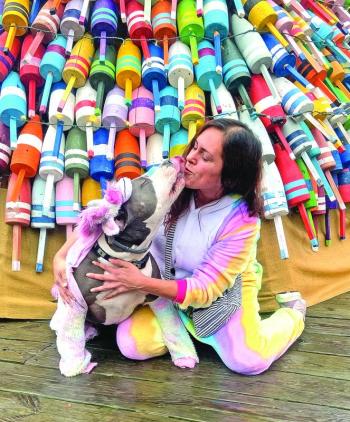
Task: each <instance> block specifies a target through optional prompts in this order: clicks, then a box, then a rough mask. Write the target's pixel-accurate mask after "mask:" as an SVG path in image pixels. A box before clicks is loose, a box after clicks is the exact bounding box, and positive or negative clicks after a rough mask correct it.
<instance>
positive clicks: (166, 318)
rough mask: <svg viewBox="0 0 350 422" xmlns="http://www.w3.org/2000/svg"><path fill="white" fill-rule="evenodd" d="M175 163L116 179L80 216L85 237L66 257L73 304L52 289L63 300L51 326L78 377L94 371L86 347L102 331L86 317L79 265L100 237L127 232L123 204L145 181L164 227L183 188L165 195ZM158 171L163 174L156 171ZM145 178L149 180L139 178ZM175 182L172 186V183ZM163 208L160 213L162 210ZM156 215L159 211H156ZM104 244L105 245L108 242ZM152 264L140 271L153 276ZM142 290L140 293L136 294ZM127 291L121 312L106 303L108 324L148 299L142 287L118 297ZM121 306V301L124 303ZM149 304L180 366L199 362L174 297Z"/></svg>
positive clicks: (65, 367) (66, 371) (68, 368)
mask: <svg viewBox="0 0 350 422" xmlns="http://www.w3.org/2000/svg"><path fill="white" fill-rule="evenodd" d="M174 167H176V166H174V164H172V163H170V164H169V162H167V163H165V164H164V165H163V166H162V165H161V166H160V167H159V169H157V170H156V171H154V172H153V174H152V175H151V176H150V175H148V174H146V175H143V176H141V177H140V178H138V179H134V180H133V181H130V180H129V179H121V180H119V181H118V182H112V183H110V184H109V185H108V188H107V190H106V193H105V196H104V198H103V199H102V200H99V201H94V203H93V204H92V206H91V207H89V208H88V209H86V210H84V211H83V212H82V215H81V220H80V223H79V225H78V227H77V230H79V232H80V234H81V236H79V237H78V239H77V241H76V242H75V243H74V245H73V246H72V247H71V248H70V249H69V251H68V254H67V258H66V260H67V281H68V288H69V290H70V291H71V293H72V295H73V296H74V301H73V302H72V303H70V304H65V303H64V302H63V301H62V299H61V298H60V297H59V294H58V291H57V289H53V290H54V291H53V294H54V296H55V297H56V298H57V299H58V302H57V310H56V312H55V314H54V316H53V318H52V320H51V322H50V327H51V329H52V330H55V331H56V335H57V349H58V352H59V354H60V356H61V359H60V363H59V367H60V371H61V373H62V374H63V375H65V376H74V375H77V374H80V373H89V372H90V371H91V370H92V369H93V368H94V367H95V366H96V365H97V363H96V362H91V354H90V352H89V351H88V350H86V348H85V344H86V341H88V340H89V339H91V338H93V337H94V336H95V335H96V334H97V330H96V328H95V326H94V325H92V324H90V323H89V322H88V321H87V314H88V311H89V306H88V304H87V302H86V300H85V299H86V296H85V297H84V295H83V293H82V289H81V288H79V285H78V284H79V283H77V280H76V278H75V276H76V275H77V274H78V275H79V273H77V272H76V270H77V269H79V266H80V265H81V264H82V262H83V261H84V260H86V259H87V255H88V254H89V253H91V250H92V249H93V247H94V245H96V244H97V242H99V241H101V242H102V241H103V240H104V239H105V237H106V236H109V237H113V236H117V235H118V234H120V233H121V234H122V232H123V229H125V227H124V228H123V224H122V223H121V222H120V220H119V219H118V218H117V216H118V214H119V213H120V211H121V208H122V207H127V205H128V204H129V203H132V200H133V198H132V195H133V190H134V191H135V192H134V193H135V196H136V197H137V195H136V193H138V194H139V193H140V190H139V191H138V192H137V189H139V185H140V183H141V187H142V184H144V183H145V182H147V183H151V187H152V192H153V191H154V192H156V195H154V197H155V198H156V200H157V207H156V211H157V212H158V215H157V216H156V218H154V219H155V220H157V218H158V219H159V221H157V224H158V227H159V225H160V224H161V222H162V220H163V218H164V215H165V213H166V211H167V209H169V207H170V206H171V203H172V202H173V201H174V200H175V199H176V197H177V196H178V194H179V193H180V191H181V190H182V187H183V186H182V187H181V189H178V192H176V196H174V195H173V196H172V199H171V200H169V197H167V198H166V197H165V196H166V195H165V193H164V192H165V190H164V189H165V188H164V186H163V185H164V184H166V183H165V182H164V180H165V181H166V180H167V179H166V178H167V177H168V178H170V182H171V181H172V179H171V177H172V178H174V177H175V178H174V186H175V182H176V180H177V174H176V175H175V176H174V174H173V173H174ZM157 171H158V173H159V174H157ZM177 172H178V170H177ZM159 176H161V177H159ZM170 176H171V177H170ZM142 178H144V179H145V180H140V179H142ZM150 181H151V182H150ZM159 181H160V182H161V183H163V185H161V184H160V182H159ZM170 182H169V187H170V185H171V183H170ZM159 192H160V194H159ZM166 194H169V195H170V194H171V189H170V188H169V192H166ZM157 195H158V196H157ZM161 195H163V197H164V198H163V199H164V200H163V203H164V204H165V203H166V204H167V209H166V210H165V209H163V208H164V207H163V208H162V207H161V206H159V203H162V201H159V197H160V196H161ZM148 196H152V195H148ZM128 201H129V202H128ZM160 209H161V212H159V210H160ZM163 214H164V215H163ZM152 217H154V216H153V215H152ZM150 220H152V218H148V219H147V220H146V222H149V221H150ZM156 232H157V227H156V225H154V227H152V230H151V235H149V236H148V237H147V243H148V244H149V240H150V239H151V238H152V236H154V235H155V234H156ZM101 244H102V245H104V243H103V242H102V243H101ZM106 248H108V246H106ZM113 256H116V257H120V258H122V259H127V260H130V258H129V259H128V255H127V254H125V253H121V252H118V253H117V254H116V255H113ZM147 262H148V261H147ZM153 263H154V260H153ZM150 265H151V264H150ZM150 265H146V266H145V267H144V269H142V270H141V271H143V272H144V273H145V274H147V275H151V273H150V272H149V271H150ZM151 271H152V269H151ZM90 280H91V279H90ZM165 282H166V281H165ZM80 285H81V282H80ZM105 294H106V293H105ZM105 294H104V295H105ZM137 295H141V296H140V297H137ZM100 296H101V295H100ZM122 296H124V298H125V297H126V298H127V306H125V303H123V304H122V309H121V310H120V311H119V310H118V312H116V313H113V312H111V307H109V308H108V306H107V308H106V309H108V312H106V319H105V320H104V321H103V323H104V324H105V325H109V324H117V323H119V322H121V321H122V320H124V319H125V318H127V317H128V316H130V315H131V313H132V312H133V310H134V309H135V307H136V306H137V305H140V304H143V303H144V302H145V297H144V295H143V294H141V293H139V292H135V293H134V292H128V293H127V294H126V295H119V296H117V298H120V299H122ZM99 300H100V302H101V303H103V304H107V302H108V303H111V304H112V305H113V304H115V303H117V302H112V300H113V299H109V300H104V299H103V295H102V297H101V298H100V299H99ZM119 306H121V305H120V304H119ZM150 307H151V309H152V310H153V312H154V313H155V315H156V316H157V319H158V322H159V324H160V327H161V330H162V334H163V337H164V340H165V343H166V345H167V347H168V349H169V352H170V355H171V358H172V360H173V362H174V364H175V365H177V366H180V367H190V368H191V367H194V366H195V364H196V362H198V357H197V354H196V351H195V349H194V346H193V343H192V341H191V339H190V337H189V335H188V333H187V331H186V329H185V327H184V326H183V324H182V322H181V319H180V318H179V315H178V312H177V311H176V309H175V308H174V306H173V304H172V302H171V301H169V300H167V299H163V298H158V299H156V300H154V301H153V302H151V303H150ZM112 311H113V309H112Z"/></svg>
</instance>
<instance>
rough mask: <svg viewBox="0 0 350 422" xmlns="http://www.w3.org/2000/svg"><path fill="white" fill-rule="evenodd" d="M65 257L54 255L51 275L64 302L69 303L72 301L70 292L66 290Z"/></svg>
mask: <svg viewBox="0 0 350 422" xmlns="http://www.w3.org/2000/svg"><path fill="white" fill-rule="evenodd" d="M66 266H67V262H66V258H64V257H62V256H61V255H57V254H56V255H55V257H54V259H53V275H54V280H55V284H56V286H57V288H58V291H59V293H60V296H61V298H62V300H63V302H64V303H71V302H72V301H74V298H73V295H72V293H71V292H70V291H69V290H68V282H67V276H66Z"/></svg>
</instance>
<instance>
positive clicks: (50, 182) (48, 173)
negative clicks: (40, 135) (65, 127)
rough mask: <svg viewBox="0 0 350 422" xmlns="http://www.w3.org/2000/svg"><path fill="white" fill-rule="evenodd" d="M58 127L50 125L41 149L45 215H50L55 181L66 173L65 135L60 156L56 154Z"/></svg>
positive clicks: (43, 209) (40, 168) (40, 172)
mask: <svg viewBox="0 0 350 422" xmlns="http://www.w3.org/2000/svg"><path fill="white" fill-rule="evenodd" d="M55 136H56V129H55V127H54V126H52V125H50V126H49V127H48V129H47V131H46V133H45V137H44V142H43V146H42V150H41V157H40V167H39V175H40V177H41V178H42V179H44V180H46V184H45V193H44V198H43V203H42V212H43V215H46V216H47V215H48V213H49V209H50V204H51V198H52V193H53V191H54V183H57V182H58V181H59V180H61V179H62V177H63V174H64V147H65V137H64V135H63V136H62V140H61V145H60V150H59V153H58V156H56V155H54V145H55Z"/></svg>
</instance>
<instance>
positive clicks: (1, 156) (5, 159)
mask: <svg viewBox="0 0 350 422" xmlns="http://www.w3.org/2000/svg"><path fill="white" fill-rule="evenodd" d="M10 158H11V148H10V131H9V129H8V127H7V126H5V125H4V124H3V123H2V122H0V174H2V173H4V172H5V171H7V169H8V166H9V163H10Z"/></svg>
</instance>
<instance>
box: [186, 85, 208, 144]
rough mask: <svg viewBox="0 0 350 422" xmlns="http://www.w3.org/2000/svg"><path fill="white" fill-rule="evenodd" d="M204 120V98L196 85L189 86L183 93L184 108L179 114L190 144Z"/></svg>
mask: <svg viewBox="0 0 350 422" xmlns="http://www.w3.org/2000/svg"><path fill="white" fill-rule="evenodd" d="M204 120H205V96H204V92H203V91H202V89H201V88H199V86H198V85H197V84H196V83H193V84H191V85H190V86H188V87H187V88H186V91H185V107H184V109H183V110H182V113H181V124H182V126H183V127H184V128H185V129H187V130H188V142H190V141H191V140H192V139H193V138H194V136H195V134H196V131H197V129H198V128H199V127H201V126H202V125H203V124H204Z"/></svg>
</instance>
